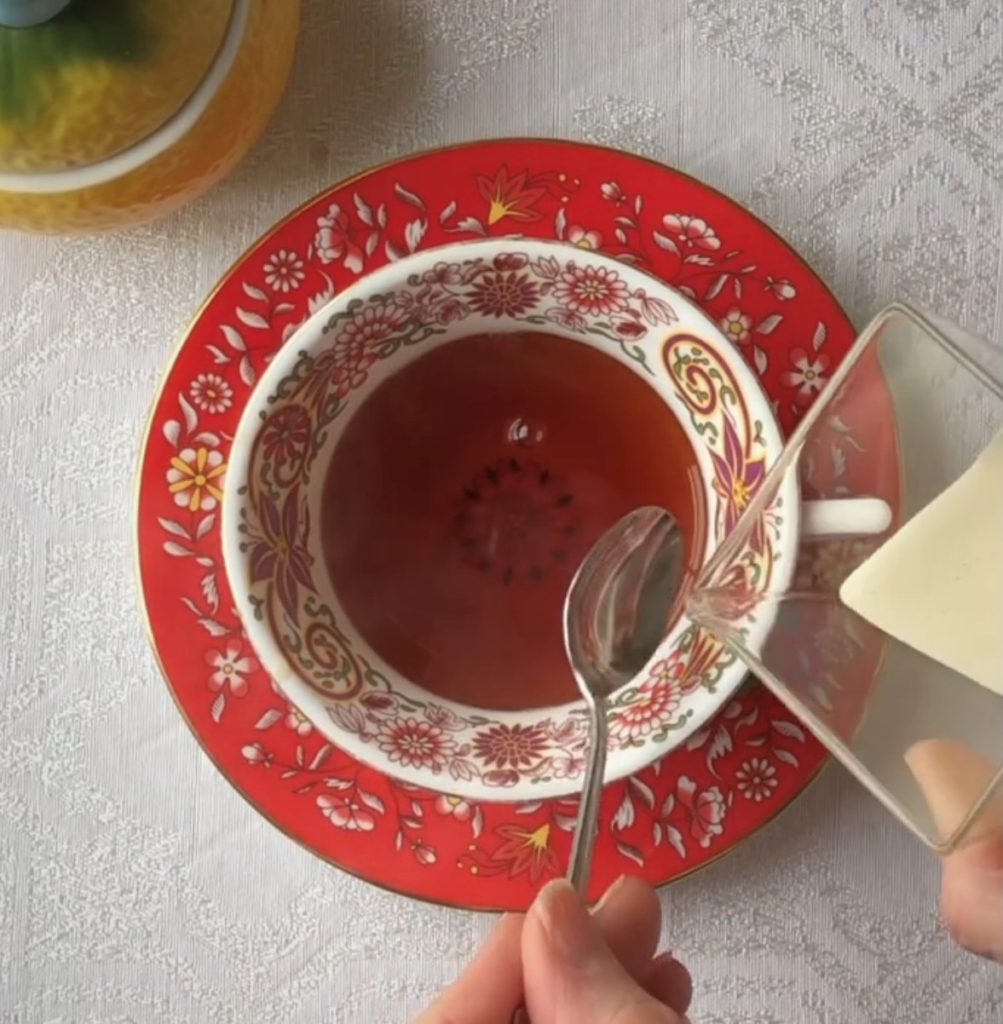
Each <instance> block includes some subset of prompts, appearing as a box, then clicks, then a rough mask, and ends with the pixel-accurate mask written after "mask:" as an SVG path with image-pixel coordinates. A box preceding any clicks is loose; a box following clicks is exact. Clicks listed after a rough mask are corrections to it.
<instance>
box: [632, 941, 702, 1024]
mask: <svg viewBox="0 0 1003 1024" xmlns="http://www.w3.org/2000/svg"><path fill="white" fill-rule="evenodd" d="M644 987H645V988H646V989H647V991H648V993H649V994H650V995H653V996H654V997H655V998H656V999H657V1000H658V1001H659V1002H660V1003H665V1005H666V1006H668V1007H669V1008H670V1009H673V1010H675V1011H676V1013H678V1014H680V1015H682V1014H684V1013H685V1012H686V1011H687V1010H688V1009H689V1008H690V1002H691V1001H692V1000H693V981H692V979H691V978H690V972H689V971H688V970H686V968H685V967H684V966H683V965H682V964H681V963H680V962H679V961H678V960H676V959H675V957H673V955H672V954H671V953H662V954H661V955H660V956H656V957H655V959H654V960H653V961H652V962H651V964H650V966H649V968H648V973H647V975H646V977H645V979H644Z"/></svg>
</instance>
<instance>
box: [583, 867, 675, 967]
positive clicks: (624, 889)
mask: <svg viewBox="0 0 1003 1024" xmlns="http://www.w3.org/2000/svg"><path fill="white" fill-rule="evenodd" d="M592 916H593V918H594V920H595V922H596V924H597V925H598V926H599V930H600V931H601V932H602V935H603V938H604V939H605V940H606V943H607V945H608V946H609V948H610V949H611V950H612V951H613V955H614V956H615V957H616V958H617V959H618V960H619V961H620V963H622V964H623V966H624V969H625V970H626V971H627V973H628V974H629V975H630V976H631V977H632V978H634V979H635V980H637V981H643V980H644V979H645V977H646V976H647V973H648V970H649V968H650V965H651V958H652V957H653V956H654V955H655V950H656V949H657V948H658V939H659V936H660V935H661V931H662V907H661V904H660V903H659V902H658V896H657V895H656V893H655V890H654V889H652V887H651V886H650V885H648V883H647V882H645V881H644V880H643V879H641V878H637V877H636V876H634V875H622V876H621V877H620V878H618V879H617V880H616V881H615V882H614V883H613V884H612V885H611V886H610V887H609V888H608V889H607V890H606V892H605V893H604V894H603V896H602V899H600V900H599V902H598V903H597V904H596V906H595V909H594V910H593V911H592Z"/></svg>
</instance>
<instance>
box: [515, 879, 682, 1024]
mask: <svg viewBox="0 0 1003 1024" xmlns="http://www.w3.org/2000/svg"><path fill="white" fill-rule="evenodd" d="M522 967H523V980H524V982H525V987H526V1004H527V1008H528V1010H529V1017H530V1019H531V1020H532V1021H533V1024H563V1022H566V1021H574V1022H575V1024H603V1022H607V1021H611V1020H616V1021H618V1022H619V1024H680V1021H681V1018H680V1017H679V1015H678V1014H676V1013H675V1011H673V1010H671V1009H669V1007H667V1006H665V1005H664V1004H663V1003H660V1002H658V1000H656V999H654V998H652V997H651V996H650V995H648V993H647V992H645V991H644V989H642V988H641V986H640V985H638V983H637V982H636V981H635V980H634V979H633V978H632V977H631V976H630V974H629V973H628V972H627V971H626V970H625V969H624V967H623V965H622V964H621V963H620V961H619V960H618V959H617V958H616V956H615V955H614V953H613V951H612V950H611V949H610V947H609V945H608V944H607V943H606V941H605V939H604V938H603V936H602V932H601V931H600V929H599V926H598V924H597V922H596V920H595V919H594V918H593V917H592V915H591V914H589V912H588V911H587V910H586V908H585V906H584V905H583V904H582V902H581V900H580V899H579V898H578V896H577V895H576V894H575V892H574V890H573V889H572V888H571V886H570V885H568V883H567V882H566V881H565V880H563V879H559V880H557V881H553V882H550V883H549V884H548V885H546V886H545V887H544V889H543V890H542V891H541V893H540V895H539V896H538V897H537V899H536V902H535V903H534V904H533V906H532V907H531V908H530V911H529V913H528V914H527V916H526V921H525V923H524V924H523V929H522Z"/></svg>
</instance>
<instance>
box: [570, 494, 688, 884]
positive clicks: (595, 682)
mask: <svg viewBox="0 0 1003 1024" xmlns="http://www.w3.org/2000/svg"><path fill="white" fill-rule="evenodd" d="M684 557H685V555H684V549H683V538H682V534H681V532H680V530H679V526H678V524H677V523H676V520H675V518H674V517H673V516H672V515H670V514H669V513H668V512H666V511H665V509H661V508H650V507H642V508H637V509H634V511H633V512H630V513H628V514H627V515H626V516H624V517H623V519H621V520H620V521H619V522H617V523H616V524H614V525H613V526H611V527H610V528H609V529H608V530H607V531H606V532H605V533H604V534H603V535H602V536H601V537H600V538H599V540H598V541H596V543H595V545H594V546H593V547H592V550H591V551H589V553H588V555H586V556H585V560H584V561H583V562H582V564H581V566H580V567H579V569H578V572H577V573H575V577H574V579H573V580H572V581H571V586H570V588H569V589H568V595H567V597H566V599H565V601H564V649H565V650H566V651H567V655H568V661H569V662H570V663H571V671H572V672H573V673H574V676H575V682H576V683H577V684H578V689H579V690H581V692H582V696H583V697H584V698H585V702H586V703H587V704H588V707H589V714H590V736H589V746H590V750H589V761H588V765H587V767H586V770H585V781H584V783H583V785H582V796H581V802H580V804H579V807H578V823H577V825H576V826H575V837H574V844H573V846H572V848H571V862H570V864H569V866H568V880H569V881H570V882H571V884H572V885H573V886H574V887H575V889H576V891H577V892H578V893H580V894H581V895H584V894H585V890H586V889H587V887H588V883H589V876H590V874H591V872H592V851H593V848H594V846H595V837H596V826H597V818H598V814H599V798H600V796H601V795H602V786H603V774H604V772H605V769H606V744H607V725H606V711H607V701H608V699H609V697H610V696H611V695H612V694H613V693H614V692H615V691H616V690H619V689H620V687H621V686H625V685H626V684H627V683H629V682H630V681H631V680H632V679H633V678H634V677H635V676H636V675H637V674H638V673H639V672H640V671H641V670H642V669H643V668H644V666H645V664H646V663H647V661H648V659H649V658H650V657H651V656H652V654H654V653H655V649H656V648H657V647H658V645H659V643H660V642H661V641H662V639H663V637H664V636H665V631H666V628H667V626H668V622H669V614H670V611H671V608H672V604H673V602H674V601H675V599H676V596H677V594H678V590H679V585H680V582H681V580H682V576H683V559H684Z"/></svg>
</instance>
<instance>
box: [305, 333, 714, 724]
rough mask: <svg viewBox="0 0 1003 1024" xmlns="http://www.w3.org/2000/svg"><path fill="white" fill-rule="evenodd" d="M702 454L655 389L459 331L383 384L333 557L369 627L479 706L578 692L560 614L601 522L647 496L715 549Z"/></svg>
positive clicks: (593, 363) (426, 677)
mask: <svg viewBox="0 0 1003 1024" xmlns="http://www.w3.org/2000/svg"><path fill="white" fill-rule="evenodd" d="M695 480H696V473H695V459H694V455H693V450H692V448H691V446H690V444H689V441H688V440H687V439H686V436H685V434H684V433H683V431H682V428H681V427H680V426H679V424H678V422H677V421H676V419H675V418H674V417H673V415H672V414H671V413H670V412H669V411H668V409H667V408H666V407H665V405H664V404H663V403H662V401H661V399H660V398H659V397H658V396H657V395H656V393H655V392H654V390H653V389H652V388H651V387H650V386H649V385H648V384H646V383H645V382H644V381H643V380H642V379H641V378H640V377H639V376H638V375H637V374H635V373H633V372H632V371H631V370H630V369H628V368H627V367H625V366H623V365H621V364H620V363H618V362H616V361H614V360H613V359H610V358H609V357H608V356H606V355H604V354H603V353H602V352H600V351H598V350H597V349H595V348H592V347H591V346H589V345H585V344H582V343H580V342H575V341H570V340H567V339H565V338H561V337H557V336H554V335H549V334H541V333H516V334H512V333H509V334H484V335H477V336H472V337H466V338H462V339H459V340H456V341H453V342H448V343H446V344H444V345H442V346H440V347H439V348H435V349H432V350H431V351H430V352H428V353H427V354H426V355H423V356H421V357H420V358H418V359H416V360H415V361H414V362H411V363H409V364H408V365H406V366H405V367H403V368H402V369H401V370H400V371H399V372H398V373H397V374H396V375H394V376H393V377H391V378H390V379H389V380H387V381H386V382H384V383H383V384H381V385H380V386H379V387H378V388H377V389H376V390H375V391H374V392H373V393H372V395H370V397H369V398H367V399H366V400H365V402H364V403H363V405H362V406H361V408H359V409H358V410H357V411H356V412H355V415H354V417H353V418H352V420H351V421H350V423H349V424H348V426H347V428H346V430H345V434H344V436H343V437H342V439H341V440H340V442H339V443H338V445H337V447H336V449H335V453H334V456H333V458H332V461H331V465H330V468H329V470H328V476H327V480H326V482H325V488H324V505H323V524H322V534H323V543H324V556H325V559H326V561H327V566H328V571H329V572H330V575H331V581H332V583H333V585H334V588H335V591H336V592H337V594H338V597H339V599H340V601H341V602H342V604H343V606H344V608H345V610H346V611H347V613H348V615H349V617H350V618H351V620H352V623H353V624H354V626H355V627H356V629H357V630H358V631H359V632H360V633H361V634H362V636H363V637H365V639H366V641H367V642H368V643H369V644H370V645H371V646H372V648H373V649H374V650H375V651H376V652H377V653H379V654H380V656H381V657H382V658H384V659H385V660H386V662H387V663H388V664H389V665H391V666H393V668H394V669H396V670H397V671H398V672H400V673H401V674H402V675H404V676H405V677H407V678H408V679H411V680H413V681H414V682H416V683H419V684H421V685H422V686H424V687H425V688H427V689H429V690H431V691H433V692H434V693H437V694H439V695H440V696H442V697H448V698H451V699H453V700H457V701H461V702H463V703H466V704H474V705H478V706H481V707H487V708H496V709H516V708H526V707H543V706H547V705H552V704H559V703H563V702H564V701H566V700H571V699H574V698H575V696H576V690H575V685H574V682H573V680H572V678H571V675H570V672H569V669H568V666H567V662H566V660H565V655H564V648H563V641H562V631H561V610H562V607H563V601H564V595H565V592H566V590H567V587H568V584H569V583H570V581H571V577H572V576H573V574H574V572H575V569H576V568H577V566H578V564H579V563H580V561H581V559H582V558H583V557H584V556H585V554H586V553H587V552H588V550H589V548H590V547H591V545H592V544H593V543H594V542H595V541H596V540H597V539H598V537H599V536H600V535H601V534H602V532H603V531H604V530H605V529H606V528H607V527H609V526H610V525H611V524H612V523H614V522H615V521H616V520H617V519H618V518H619V517H620V516H622V515H625V514H626V513H627V512H629V511H630V510H631V509H633V508H635V507H636V506H638V505H661V506H662V507H664V508H667V509H669V510H670V511H671V512H672V513H673V514H674V515H675V516H676V518H677V519H678V520H679V523H680V525H681V527H682V530H683V533H684V536H685V537H686V541H687V545H688V550H689V552H690V563H691V565H692V558H693V555H694V553H695V552H698V551H699V550H700V548H701V547H702V543H703V541H702V535H703V522H702V515H701V513H700V511H699V510H700V508H701V507H702V502H701V500H700V498H699V492H698V490H697V488H696V487H695V486H694V482H695Z"/></svg>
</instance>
